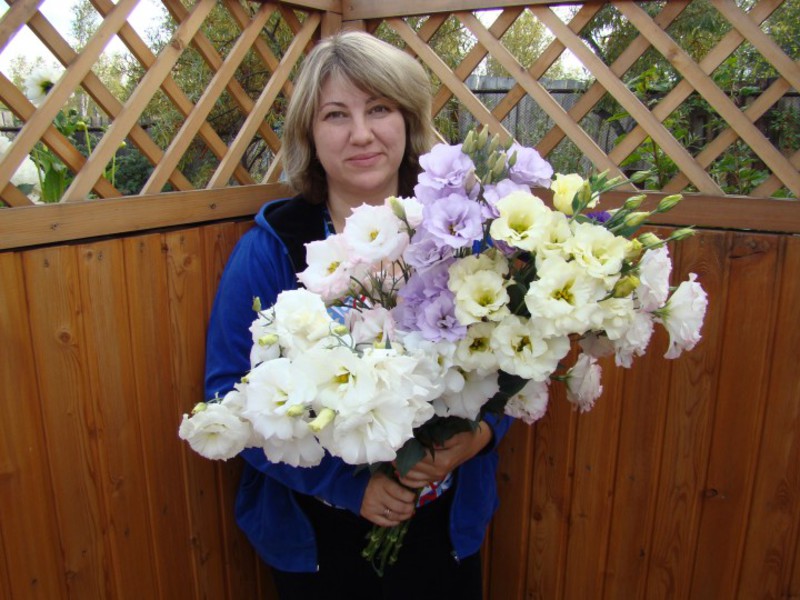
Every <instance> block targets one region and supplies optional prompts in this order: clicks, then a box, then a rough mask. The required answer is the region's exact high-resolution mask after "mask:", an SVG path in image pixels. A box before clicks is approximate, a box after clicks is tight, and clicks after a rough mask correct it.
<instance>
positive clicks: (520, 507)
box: [488, 421, 533, 599]
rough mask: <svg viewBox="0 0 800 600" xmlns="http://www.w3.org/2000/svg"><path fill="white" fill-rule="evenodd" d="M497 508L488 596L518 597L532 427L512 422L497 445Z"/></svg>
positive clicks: (522, 583)
mask: <svg viewBox="0 0 800 600" xmlns="http://www.w3.org/2000/svg"><path fill="white" fill-rule="evenodd" d="M498 452H499V455H500V461H499V465H498V470H497V491H498V494H499V497H500V507H499V509H498V511H497V513H496V514H495V516H494V519H493V520H492V529H491V534H492V535H491V554H490V555H489V557H488V563H489V564H488V568H489V585H488V592H489V594H488V597H489V598H497V599H502V598H522V597H523V595H524V591H525V585H526V571H527V568H528V564H527V563H528V561H527V554H528V536H529V532H530V526H531V525H530V503H531V485H532V481H531V479H532V474H533V469H532V466H533V428H532V427H530V426H528V425H526V424H525V423H523V422H522V421H515V422H514V423H513V424H512V425H511V428H510V429H509V431H508V433H507V434H506V436H505V437H504V438H503V439H502V440H501V442H500V445H499V447H498Z"/></svg>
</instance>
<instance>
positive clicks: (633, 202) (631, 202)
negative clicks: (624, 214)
mask: <svg viewBox="0 0 800 600" xmlns="http://www.w3.org/2000/svg"><path fill="white" fill-rule="evenodd" d="M645 198H647V196H645V195H644V194H639V195H638V196H633V197H631V198H628V199H627V200H625V204H623V205H622V208H624V209H626V210H636V209H637V208H639V207H640V206H641V205H642V202H644V201H645Z"/></svg>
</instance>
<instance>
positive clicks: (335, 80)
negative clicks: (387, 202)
mask: <svg viewBox="0 0 800 600" xmlns="http://www.w3.org/2000/svg"><path fill="white" fill-rule="evenodd" d="M313 136H314V145H315V146H316V150H317V158H319V161H320V163H322V167H323V168H324V169H325V174H326V175H327V179H328V195H329V200H331V201H335V200H345V201H346V202H347V203H348V204H349V205H351V206H358V205H359V204H362V203H364V202H373V203H375V202H380V201H382V200H383V199H384V198H386V197H387V196H392V195H396V194H397V183H398V169H399V168H400V164H401V162H402V160H403V154H404V153H405V148H406V127H405V121H404V119H403V115H402V113H401V112H400V110H399V108H398V106H397V104H396V103H395V102H393V101H391V100H389V99H387V98H383V97H373V96H371V95H370V94H368V93H366V92H363V91H362V90H360V89H358V88H357V87H356V86H355V85H353V84H352V83H350V82H349V81H347V80H346V79H343V78H341V77H330V78H328V80H327V81H326V82H325V83H324V84H323V85H322V88H321V94H320V103H319V108H318V109H317V114H316V115H314V125H313Z"/></svg>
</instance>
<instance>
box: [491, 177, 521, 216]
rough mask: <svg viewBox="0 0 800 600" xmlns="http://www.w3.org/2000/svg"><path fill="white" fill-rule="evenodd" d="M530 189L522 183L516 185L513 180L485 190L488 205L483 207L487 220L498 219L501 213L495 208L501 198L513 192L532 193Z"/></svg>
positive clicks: (494, 184)
mask: <svg viewBox="0 0 800 600" xmlns="http://www.w3.org/2000/svg"><path fill="white" fill-rule="evenodd" d="M530 191H531V190H530V188H529V187H528V186H527V185H524V184H522V183H516V182H514V181H512V180H511V179H503V180H502V181H498V182H497V183H493V184H489V185H487V186H485V187H484V188H483V197H484V199H485V200H486V204H483V205H482V206H481V211H482V212H483V217H484V218H485V219H496V218H497V217H499V216H500V213H499V212H498V210H497V207H496V206H495V205H496V204H497V202H498V200H500V199H501V198H503V197H505V196H508V195H509V194H510V193H511V192H530Z"/></svg>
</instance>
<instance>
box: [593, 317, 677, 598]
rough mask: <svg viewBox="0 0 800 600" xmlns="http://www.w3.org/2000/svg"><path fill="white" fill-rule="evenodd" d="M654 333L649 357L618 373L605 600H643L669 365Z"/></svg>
mask: <svg viewBox="0 0 800 600" xmlns="http://www.w3.org/2000/svg"><path fill="white" fill-rule="evenodd" d="M665 339H666V336H665V335H663V331H662V330H660V329H657V330H656V331H655V332H654V335H653V338H652V339H651V343H650V346H649V352H647V353H646V354H645V355H644V356H642V357H639V358H636V359H635V361H634V364H633V365H632V368H631V369H630V370H626V371H623V372H622V373H621V375H622V376H623V392H622V407H621V409H622V414H621V417H620V434H619V448H618V457H619V458H618V463H617V474H616V480H615V483H614V500H613V511H612V519H611V533H610V538H609V539H610V542H609V547H608V560H607V567H606V576H605V581H604V586H603V592H604V593H603V597H605V598H642V597H644V588H645V583H646V572H647V565H648V562H649V556H650V541H651V529H652V521H653V518H654V515H655V503H656V491H657V489H658V478H659V463H660V460H661V452H662V442H663V434H664V419H665V416H666V407H667V398H668V391H669V373H670V363H669V361H667V360H666V359H664V357H663V352H662V351H659V350H660V349H661V348H663V347H665V346H666V342H665Z"/></svg>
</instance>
